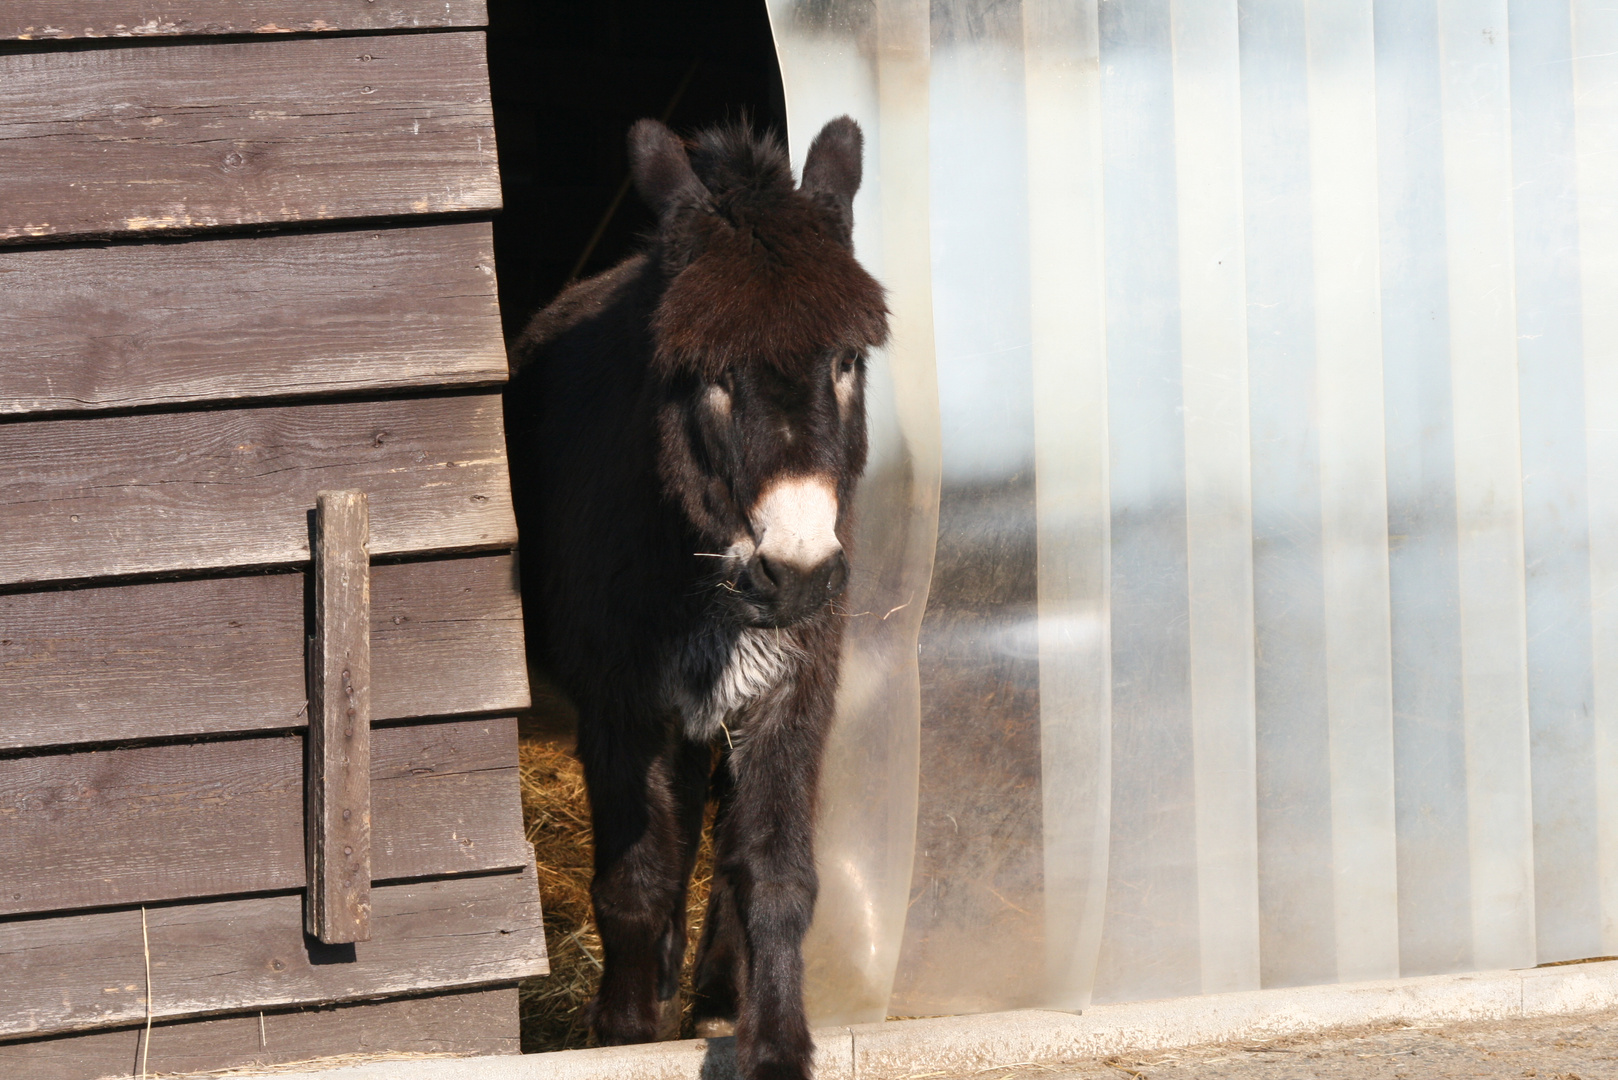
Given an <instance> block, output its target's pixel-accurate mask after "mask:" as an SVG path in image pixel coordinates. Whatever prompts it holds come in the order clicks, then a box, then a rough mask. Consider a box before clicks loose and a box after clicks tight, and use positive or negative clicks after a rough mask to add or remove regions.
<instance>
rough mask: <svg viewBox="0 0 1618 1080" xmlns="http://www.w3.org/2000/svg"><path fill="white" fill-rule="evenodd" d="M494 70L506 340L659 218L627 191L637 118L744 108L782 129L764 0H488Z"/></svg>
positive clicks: (674, 123)
mask: <svg viewBox="0 0 1618 1080" xmlns="http://www.w3.org/2000/svg"><path fill="white" fill-rule="evenodd" d="M489 79H490V84H491V88H492V93H493V97H494V123H495V134H496V138H497V140H498V142H499V148H500V180H501V184H502V187H503V188H504V196H505V209H504V210H503V211H502V212H501V214H500V215H499V217H498V218H497V219H496V220H495V223H494V249H495V260H496V263H497V265H498V271H499V280H500V307H501V310H502V311H503V312H504V318H505V330H506V337H507V339H508V340H510V339H511V338H513V337H515V336H516V334H518V333H520V332H521V330H522V328H523V326H524V325H526V324H527V322H528V320H529V319H530V318H531V317H532V316H533V314H534V312H536V311H538V310H539V308H540V307H542V306H543V305H545V304H546V303H548V302H549V301H550V300H551V298H552V297H554V296H555V295H556V294H557V293H558V292H559V291H560V290H561V288H562V286H563V285H564V284H566V283H567V281H568V280H569V278H570V277H573V276H577V277H588V276H590V275H591V274H595V273H599V272H600V271H602V270H605V269H607V268H608V267H609V266H612V265H613V264H614V263H616V262H618V260H620V259H622V258H623V257H624V256H625V255H627V254H629V253H630V252H631V251H632V250H634V248H635V246H636V243H637V238H638V237H639V236H640V235H641V233H643V232H644V231H645V230H646V229H648V228H650V226H651V225H652V220H651V215H650V214H649V213H648V212H647V211H646V209H645V207H643V206H642V205H641V203H640V200H639V199H638V198H636V197H635V193H634V192H633V191H632V190H631V191H628V192H626V193H625V194H624V195H623V197H622V198H619V192H620V190H621V189H622V186H623V184H624V181H625V178H626V177H627V175H628V160H627V156H626V153H625V150H624V136H625V133H626V132H627V131H628V130H629V125H630V124H632V123H634V122H635V121H636V120H639V119H641V118H642V117H648V116H649V117H653V118H659V119H661V118H663V117H664V116H665V115H666V116H667V123H668V124H669V126H671V127H672V128H674V130H675V131H677V132H680V133H681V134H689V133H690V132H693V131H696V130H698V129H700V128H703V127H707V126H709V125H712V124H715V123H721V122H724V121H727V120H733V119H737V118H739V117H742V116H747V117H749V118H750V120H751V122H752V124H753V125H754V127H756V128H759V129H766V128H774V129H775V130H777V131H778V132H780V133H781V135H782V136H783V137H784V136H785V134H786V99H785V95H784V94H783V92H782V88H781V73H780V69H779V67H778V66H777V64H776V59H775V43H774V40H773V39H772V38H771V36H770V22H769V17H768V15H767V14H766V12H765V6H764V0H599V2H594V3H587V2H584V0H489ZM615 202H616V205H614V204H615Z"/></svg>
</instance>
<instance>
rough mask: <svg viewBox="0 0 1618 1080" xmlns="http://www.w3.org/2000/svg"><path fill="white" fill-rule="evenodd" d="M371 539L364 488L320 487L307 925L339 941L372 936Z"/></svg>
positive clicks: (317, 934)
mask: <svg viewBox="0 0 1618 1080" xmlns="http://www.w3.org/2000/svg"><path fill="white" fill-rule="evenodd" d="M369 539H370V519H369V512H368V509H367V506H366V499H365V493H364V492H363V491H322V492H320V494H319V496H318V502H317V504H316V507H315V535H314V551H313V552H312V555H313V559H312V562H313V570H314V578H315V635H314V637H313V639H311V641H310V644H309V737H308V771H307V773H306V791H307V798H308V808H307V812H306V814H305V816H304V822H305V830H306V833H305V838H304V852H305V857H306V860H307V863H308V875H309V893H308V903H307V904H305V905H304V924H305V926H304V928H305V929H306V930H307V931H308V932H309V933H310V934H311V935H313V936H314V937H316V938H319V939H320V940H321V941H323V942H325V943H327V944H334V945H335V944H346V943H349V942H355V941H368V940H370V937H371V578H370V554H369V552H368V550H367V545H368V543H369Z"/></svg>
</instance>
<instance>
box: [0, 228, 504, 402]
mask: <svg viewBox="0 0 1618 1080" xmlns="http://www.w3.org/2000/svg"><path fill="white" fill-rule="evenodd" d="M0 341H4V342H5V343H6V356H7V367H8V368H9V370H8V371H7V373H6V376H5V378H4V380H0V415H5V414H21V413H35V414H40V413H56V412H77V411H86V410H92V409H122V408H129V407H132V406H163V405H184V404H189V403H195V402H204V401H229V400H233V399H241V398H260V397H291V396H308V395H312V394H325V393H366V392H375V391H379V390H401V389H409V388H413V387H443V386H488V385H493V384H497V383H500V382H504V381H505V378H506V348H505V342H504V341H503V340H502V338H501V335H500V307H499V304H498V302H497V301H496V299H495V288H494V246H493V242H492V239H491V237H490V235H489V225H488V223H487V222H469V223H466V224H457V225H438V226H432V227H428V228H419V229H409V228H405V229H401V228H382V229H361V230H357V231H344V232H333V233H314V234H312V235H297V234H294V235H268V236H255V237H250V238H246V237H244V238H236V239H221V240H216V241H213V242H211V243H207V244H118V245H115V246H111V247H101V246H98V247H62V248H41V249H38V250H25V251H17V252H13V253H10V254H7V255H5V257H4V258H0Z"/></svg>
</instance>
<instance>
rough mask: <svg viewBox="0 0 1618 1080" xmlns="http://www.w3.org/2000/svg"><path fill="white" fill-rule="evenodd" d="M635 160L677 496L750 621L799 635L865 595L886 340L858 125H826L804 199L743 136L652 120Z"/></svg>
mask: <svg viewBox="0 0 1618 1080" xmlns="http://www.w3.org/2000/svg"><path fill="white" fill-rule="evenodd" d="M629 149H630V158H631V162H632V165H633V171H634V176H635V184H636V187H637V188H638V189H639V191H640V194H641V197H642V198H644V199H645V200H646V202H647V203H648V205H650V206H651V208H652V209H653V211H655V212H656V213H657V215H658V230H657V237H656V243H655V246H654V250H653V254H652V258H653V259H654V261H655V264H656V266H657V268H658V269H659V270H660V271H661V273H662V274H663V277H664V280H665V281H666V282H667V288H666V289H665V291H664V293H663V296H662V300H661V302H660V303H659V305H658V308H657V311H656V313H655V315H654V316H653V320H652V335H653V344H654V360H653V363H654V367H655V369H656V373H657V376H658V388H657V393H658V394H659V401H658V419H659V426H660V432H661V446H660V448H659V453H660V457H659V470H660V473H661V477H662V482H663V486H664V490H665V492H666V494H667V495H668V496H669V497H670V498H671V499H672V500H673V501H674V502H675V503H676V504H677V505H678V506H679V507H680V508H681V509H682V511H683V512H684V515H685V517H686V518H687V519H688V520H689V522H690V524H691V526H692V527H693V528H694V530H695V532H696V533H697V535H698V537H699V538H700V542H701V544H702V546H703V547H704V548H706V550H705V551H702V552H698V553H697V555H698V557H704V556H717V560H718V561H717V564H716V565H715V566H714V567H713V570H714V571H715V573H716V575H717V576H716V580H717V581H718V582H719V584H720V585H721V586H722V587H723V591H724V594H725V596H726V602H727V603H729V604H730V605H732V610H733V611H734V612H735V613H736V615H737V616H738V617H739V618H740V619H741V620H742V621H744V622H746V623H749V624H752V625H763V626H787V625H791V624H792V623H795V622H799V621H801V620H803V619H805V618H807V617H809V616H810V615H812V614H813V613H815V612H816V611H819V610H820V609H821V608H822V607H824V606H825V605H826V604H828V603H829V602H830V601H831V600H832V599H834V598H836V597H837V596H838V595H839V594H840V593H841V592H842V590H843V588H844V585H845V584H846V582H847V580H848V561H847V558H846V556H845V554H844V550H843V548H844V542H845V540H846V524H847V517H848V506H849V503H850V501H851V499H852V496H853V492H854V485H855V482H856V481H857V480H858V479H859V475H860V473H861V472H862V471H864V468H865V449H866V439H865V358H866V354H867V352H868V351H869V350H871V349H873V348H875V347H876V346H878V345H880V344H881V343H882V342H883V340H884V339H885V338H886V337H887V307H886V305H885V304H884V302H883V294H882V287H881V286H880V285H878V284H877V283H876V281H875V280H874V279H873V278H872V277H871V276H870V275H869V274H867V273H866V272H865V270H864V269H863V268H862V267H861V266H860V265H859V263H858V262H856V261H855V260H854V253H853V245H852V240H851V232H852V227H853V212H852V203H853V199H854V193H855V192H856V191H857V190H859V186H860V150H861V137H860V129H859V126H858V125H857V124H855V123H854V121H852V120H850V119H848V118H847V117H843V118H841V119H838V120H833V121H832V122H831V123H829V124H827V125H826V126H825V127H824V128H823V129H822V130H821V132H820V134H819V135H818V136H817V137H816V138H815V141H814V143H813V145H811V146H810V148H809V155H808V158H807V160H806V161H805V162H804V167H803V182H802V183H801V184H799V185H796V186H795V185H794V184H793V181H792V171H791V167H790V165H789V164H788V162H787V157H786V153H785V151H784V150H783V149H782V147H781V144H780V143H779V142H778V141H777V140H776V139H774V138H773V137H766V138H758V137H755V136H754V135H752V134H751V133H749V132H748V131H747V130H746V129H745V128H743V127H740V126H737V127H731V128H723V129H718V130H714V131H709V132H705V133H704V134H702V135H700V136H698V137H697V138H696V139H695V140H694V142H693V143H692V144H691V145H690V147H689V148H688V147H687V145H686V144H684V143H682V142H681V141H680V140H679V139H677V138H676V137H675V136H674V135H673V134H672V133H671V132H670V131H669V130H668V129H667V128H666V127H664V126H663V125H662V124H659V123H656V122H654V121H651V120H642V121H641V122H640V123H638V124H636V125H635V127H634V128H633V129H632V130H631V132H630V136H629Z"/></svg>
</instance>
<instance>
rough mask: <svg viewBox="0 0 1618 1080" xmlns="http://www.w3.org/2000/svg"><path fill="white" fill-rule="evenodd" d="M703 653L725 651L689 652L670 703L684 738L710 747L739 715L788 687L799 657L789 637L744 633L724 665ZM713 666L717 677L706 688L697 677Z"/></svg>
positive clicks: (770, 632) (753, 631) (769, 632)
mask: <svg viewBox="0 0 1618 1080" xmlns="http://www.w3.org/2000/svg"><path fill="white" fill-rule="evenodd" d="M706 648H712V649H715V650H716V651H717V650H718V649H720V648H723V646H721V645H718V644H717V643H716V644H714V645H710V646H695V647H693V649H692V650H691V653H690V654H688V655H687V656H685V657H683V658H682V659H683V661H684V662H683V663H681V664H680V665H679V670H677V671H676V672H675V673H674V677H673V679H671V680H670V681H671V684H672V685H671V687H670V689H671V691H672V692H671V694H670V697H671V698H672V699H673V700H672V702H671V703H672V704H673V705H674V707H675V708H676V709H678V710H679V712H680V716H681V719H682V721H683V723H684V726H685V737H686V738H688V739H690V740H692V741H693V742H711V741H713V740H714V739H715V738H717V737H718V736H719V733H720V732H721V731H723V730H726V729H727V728H729V727H731V726H733V725H731V718H732V717H734V716H735V715H736V714H737V713H739V712H741V711H742V710H743V709H745V708H746V707H747V706H749V705H752V704H753V703H754V702H756V701H758V700H759V699H761V698H763V697H764V696H765V695H767V694H769V693H770V692H771V691H773V690H775V689H777V688H778V687H780V686H782V685H783V684H784V683H786V682H787V680H788V679H790V678H791V676H792V671H793V667H794V664H793V660H794V659H795V656H796V653H797V651H798V650H797V645H796V643H795V642H794V641H793V640H792V637H791V635H790V634H789V633H788V632H786V631H778V630H766V629H748V630H743V631H742V632H741V633H740V634H738V635H737V636H736V640H735V642H734V644H733V645H732V646H731V648H730V652H729V654H728V655H727V656H725V657H724V658H723V660H721V659H720V658H719V656H717V655H713V654H709V653H705V652H703V650H704V649H706ZM693 654H694V655H693ZM720 665H722V666H720ZM715 666H719V674H718V677H717V678H715V679H714V680H713V681H712V683H710V684H707V685H706V686H704V685H703V684H704V683H706V681H707V680H706V679H705V678H703V677H702V674H701V673H703V672H711V671H712V670H713V668H714V667H715Z"/></svg>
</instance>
